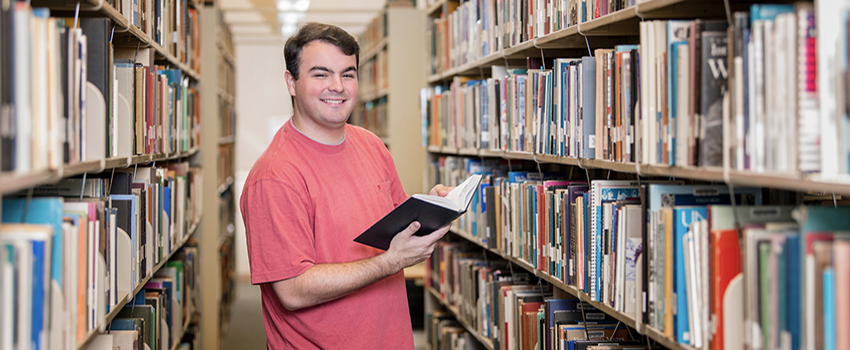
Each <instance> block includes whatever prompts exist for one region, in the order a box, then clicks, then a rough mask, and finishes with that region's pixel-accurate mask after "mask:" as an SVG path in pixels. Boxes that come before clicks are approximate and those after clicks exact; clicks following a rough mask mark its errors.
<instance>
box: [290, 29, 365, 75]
mask: <svg viewBox="0 0 850 350" xmlns="http://www.w3.org/2000/svg"><path fill="white" fill-rule="evenodd" d="M314 40H320V41H322V42H325V43H328V44H331V45H334V46H336V47H337V48H338V49H339V50H340V51H342V53H344V54H346V55H348V56H350V55H354V58H355V59H356V62H357V66H360V44H358V43H357V40H356V39H354V37H353V36H351V34H348V32H346V31H345V30H343V29H342V28H340V27H337V26H335V25H330V24H324V23H316V22H307V23H305V24H304V25H303V26H301V28H299V29H298V32H296V33H295V35H293V36H291V37H290V38H289V39H287V40H286V44H285V45H284V46H283V58H284V60H285V61H286V69H287V70H288V71H289V73H290V74H292V78H294V79H295V80H298V69H299V68H300V67H301V50H302V49H303V48H304V46H306V45H307V44H309V43H310V42H312V41H314Z"/></svg>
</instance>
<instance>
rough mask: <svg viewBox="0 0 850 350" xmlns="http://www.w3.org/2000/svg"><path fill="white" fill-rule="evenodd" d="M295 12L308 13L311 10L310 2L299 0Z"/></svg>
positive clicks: (308, 0)
mask: <svg viewBox="0 0 850 350" xmlns="http://www.w3.org/2000/svg"><path fill="white" fill-rule="evenodd" d="M294 7H295V11H301V12H304V11H307V9H308V8H310V0H297V1H295V5H294Z"/></svg>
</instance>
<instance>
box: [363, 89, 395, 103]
mask: <svg viewBox="0 0 850 350" xmlns="http://www.w3.org/2000/svg"><path fill="white" fill-rule="evenodd" d="M389 94H390V93H389V90H387V89H380V90H378V91H377V92H376V93H374V94H362V95H360V102H370V101H375V100H379V99H382V98H384V97H387V96H389Z"/></svg>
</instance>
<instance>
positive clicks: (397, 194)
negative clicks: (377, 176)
mask: <svg viewBox="0 0 850 350" xmlns="http://www.w3.org/2000/svg"><path fill="white" fill-rule="evenodd" d="M380 147H381V149H382V153H383V156H384V161H385V162H386V169H387V178H389V179H390V195H391V196H392V198H393V207H397V206H399V205H401V203H403V202H404V201H406V200H407V198H408V197H409V196H408V195H407V193H406V192H405V191H404V186H403V185H402V184H401V179H399V178H398V170H397V169H396V167H395V162H394V161H393V156H392V155H391V154H390V151H389V150H387V148H386V146H384V144H383V143H381V145H380Z"/></svg>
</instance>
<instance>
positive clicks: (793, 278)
mask: <svg viewBox="0 0 850 350" xmlns="http://www.w3.org/2000/svg"><path fill="white" fill-rule="evenodd" d="M800 249H801V248H800V235H799V233H791V234H789V235H788V236H787V238H786V240H785V259H786V266H787V268H786V271H787V274H788V276H787V278H786V281H787V283H788V290H787V298H788V299H787V303H786V305H787V306H788V307H787V308H788V311H787V319H788V321H787V323H786V330H787V331H788V333H790V334H791V348H792V349H799V348H800V332H801V327H803V325H802V323H801V318H802V310H800V288H799V285H800V284H802V283H801V282H802V279H801V278H802V276H801V275H800V273H801V272H800V262H801V260H802V258H801V257H800V251H801V250H800Z"/></svg>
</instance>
